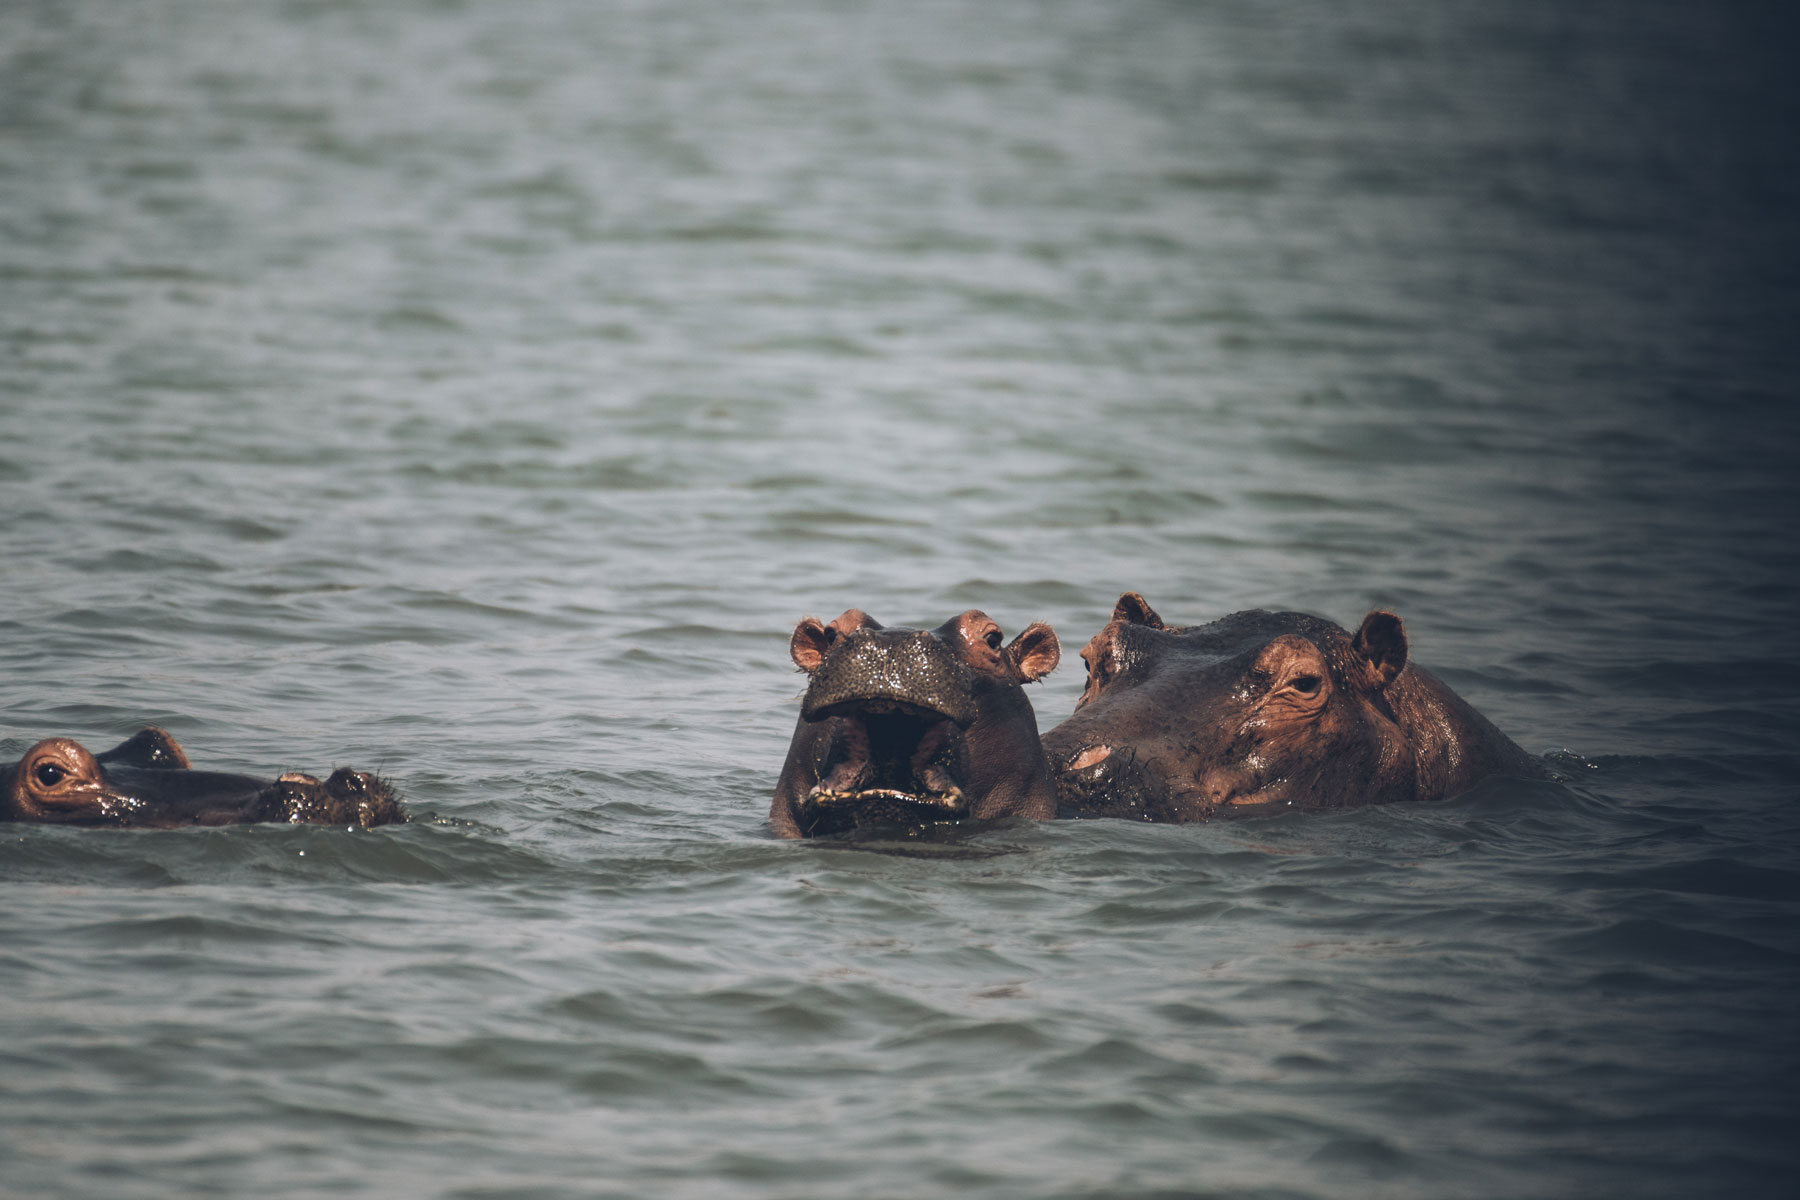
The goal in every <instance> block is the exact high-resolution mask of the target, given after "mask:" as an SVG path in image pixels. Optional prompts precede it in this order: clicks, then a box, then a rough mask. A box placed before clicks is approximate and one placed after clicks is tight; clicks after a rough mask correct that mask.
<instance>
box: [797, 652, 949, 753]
mask: <svg viewBox="0 0 1800 1200" xmlns="http://www.w3.org/2000/svg"><path fill="white" fill-rule="evenodd" d="M973 692H974V682H973V679H972V678H971V677H970V674H969V670H968V668H967V667H966V666H964V665H963V664H962V662H961V661H959V660H958V658H957V657H956V655H955V654H954V653H953V652H952V651H951V650H950V648H949V647H947V646H945V645H944V644H943V643H942V642H940V641H939V640H938V639H937V638H935V637H933V636H932V635H931V634H930V633H929V632H926V631H924V630H918V631H914V630H910V629H879V630H864V631H860V632H857V633H854V634H851V635H850V636H849V638H848V639H846V641H845V644H844V646H843V647H842V649H841V650H840V651H838V652H837V653H835V654H833V655H832V656H831V657H830V658H829V659H827V660H826V661H825V662H824V663H823V664H822V665H821V666H820V667H819V669H818V671H817V672H816V673H815V674H814V675H813V679H812V683H811V685H810V686H809V687H808V688H807V689H806V699H805V700H804V701H803V702H802V704H801V708H800V715H801V716H802V717H804V718H805V719H806V720H808V721H821V720H824V719H825V718H827V717H833V716H838V715H841V714H843V713H845V712H847V711H857V712H865V713H904V714H908V715H912V716H917V717H930V716H936V717H942V718H944V719H947V720H950V721H954V722H955V723H956V724H957V725H958V726H960V727H962V728H964V729H967V728H968V727H969V726H970V725H973V724H974V723H975V718H976V716H977V709H976V704H975V698H974V694H973Z"/></svg>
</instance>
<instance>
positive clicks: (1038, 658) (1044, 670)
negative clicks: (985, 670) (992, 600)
mask: <svg viewBox="0 0 1800 1200" xmlns="http://www.w3.org/2000/svg"><path fill="white" fill-rule="evenodd" d="M1006 657H1008V658H1010V659H1012V661H1013V665H1014V666H1016V667H1018V668H1019V674H1021V675H1023V676H1024V677H1025V682H1026V683H1036V682H1037V681H1038V680H1040V679H1042V678H1043V677H1044V676H1046V675H1048V674H1049V673H1050V672H1052V671H1054V670H1056V664H1057V663H1059V662H1061V661H1062V646H1061V645H1060V644H1059V643H1058V642H1057V640H1056V631H1055V630H1054V629H1052V628H1050V627H1049V626H1048V625H1046V624H1044V623H1043V622H1042V621H1037V622H1034V623H1033V624H1031V625H1028V626H1026V627H1025V631H1024V632H1023V633H1021V634H1020V635H1019V636H1018V637H1016V638H1014V639H1013V640H1012V644H1011V645H1009V646H1008V647H1007V648H1006Z"/></svg>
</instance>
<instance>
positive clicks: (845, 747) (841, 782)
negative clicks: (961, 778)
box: [798, 699, 969, 837]
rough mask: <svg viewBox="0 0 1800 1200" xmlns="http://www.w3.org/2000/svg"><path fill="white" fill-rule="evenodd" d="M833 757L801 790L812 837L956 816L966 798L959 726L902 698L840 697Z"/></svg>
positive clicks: (963, 812) (963, 811)
mask: <svg viewBox="0 0 1800 1200" xmlns="http://www.w3.org/2000/svg"><path fill="white" fill-rule="evenodd" d="M822 716H824V717H827V718H831V719H834V720H835V724H836V728H835V731H834V736H833V738H832V746H831V757H830V759H829V760H828V763H827V767H826V771H825V773H824V775H823V777H822V778H820V780H819V782H818V783H816V784H814V785H813V787H812V788H811V789H810V790H809V791H808V792H807V793H806V794H805V795H804V796H803V797H801V798H800V804H799V813H798V818H799V824H800V827H801V831H802V833H804V834H805V835H806V836H808V837H819V836H826V835H830V834H834V833H845V832H848V831H849V830H852V829H859V828H863V827H866V826H870V825H917V824H927V823H931V822H936V821H957V820H961V819H962V818H963V817H965V816H967V815H968V811H969V801H968V798H967V797H966V796H965V795H964V793H963V789H962V786H961V785H960V784H959V783H958V782H957V780H956V775H955V772H956V758H957V751H958V749H959V744H960V740H961V733H962V726H961V725H960V724H959V723H958V722H957V721H956V720H955V719H953V718H952V717H950V716H948V715H946V714H944V713H941V712H938V711H935V710H934V709H932V708H926V707H922V706H920V705H917V704H911V703H907V702H905V701H898V700H885V699H870V700H859V701H853V702H849V703H844V704H838V705H834V706H832V707H831V709H830V710H829V711H828V712H827V713H825V714H822Z"/></svg>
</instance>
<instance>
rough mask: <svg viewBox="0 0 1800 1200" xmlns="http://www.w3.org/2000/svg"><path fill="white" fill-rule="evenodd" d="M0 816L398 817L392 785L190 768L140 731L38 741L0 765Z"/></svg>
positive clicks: (311, 820) (221, 821)
mask: <svg viewBox="0 0 1800 1200" xmlns="http://www.w3.org/2000/svg"><path fill="white" fill-rule="evenodd" d="M0 820H3V821H32V822H39V823H43V824H58V825H106V826H114V827H131V828H142V829H172V828H177V827H179V826H183V825H243V824H248V823H250V822H257V821H280V822H286V823H289V824H296V825H299V824H307V825H355V826H359V827H361V828H365V829H366V828H368V827H370V826H373V825H389V824H393V823H396V822H400V821H404V820H406V810H405V809H404V808H402V807H401V806H400V802H399V800H398V799H397V798H396V797H395V795H394V792H393V790H392V789H391V788H390V787H388V785H387V784H386V783H385V782H383V781H382V780H380V779H378V778H376V777H375V776H374V775H370V774H368V773H367V772H364V771H352V770H350V769H349V768H348V767H342V768H339V769H338V770H336V771H334V772H332V774H331V777H330V778H329V779H325V780H319V779H315V778H314V777H313V776H311V775H302V774H300V773H298V772H289V773H288V774H286V775H282V776H280V777H279V778H277V779H275V780H272V781H271V780H268V779H258V778H256V777H254V776H250V775H231V774H227V773H225V772H222V771H195V770H192V769H190V768H189V766H188V757H187V754H186V753H185V752H184V751H183V750H182V748H181V745H180V744H179V743H178V742H176V740H175V739H174V738H173V737H171V736H170V735H169V734H168V733H167V732H165V731H164V730H161V729H157V728H155V727H154V726H152V727H150V728H147V729H143V730H141V731H139V732H138V733H137V734H135V735H133V736H132V737H131V738H130V739H128V740H127V741H125V742H123V743H121V744H120V745H118V746H115V747H113V748H112V749H111V750H108V751H106V752H105V753H104V754H90V753H88V751H87V750H86V749H84V748H83V747H82V745H81V744H80V743H79V742H75V741H73V740H71V739H69V738H46V739H44V740H43V741H41V742H39V743H37V745H35V746H33V747H31V749H29V750H27V751H25V753H24V755H23V756H21V757H20V759H19V761H18V762H16V763H13V764H12V765H10V766H7V767H0Z"/></svg>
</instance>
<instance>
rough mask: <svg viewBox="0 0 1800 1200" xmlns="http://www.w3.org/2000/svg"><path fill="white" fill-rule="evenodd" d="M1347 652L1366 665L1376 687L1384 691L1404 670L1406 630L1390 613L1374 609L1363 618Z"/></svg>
mask: <svg viewBox="0 0 1800 1200" xmlns="http://www.w3.org/2000/svg"><path fill="white" fill-rule="evenodd" d="M1350 648H1351V649H1352V650H1354V651H1356V655H1357V657H1358V658H1360V659H1362V660H1363V662H1364V663H1366V664H1368V668H1369V677H1370V680H1371V681H1372V682H1373V683H1374V685H1375V687H1377V688H1384V687H1386V686H1387V685H1388V684H1390V683H1392V682H1394V677H1395V676H1396V675H1398V674H1400V671H1401V669H1402V668H1404V667H1405V666H1406V626H1404V625H1402V624H1401V623H1400V618H1399V617H1396V616H1395V615H1394V614H1393V613H1391V612H1382V611H1381V610H1380V609H1376V610H1375V611H1374V612H1372V613H1370V614H1369V615H1368V616H1366V617H1364V618H1363V623H1362V628H1361V629H1358V630H1357V631H1356V637H1355V638H1354V639H1353V640H1352V641H1351V643H1350Z"/></svg>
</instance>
